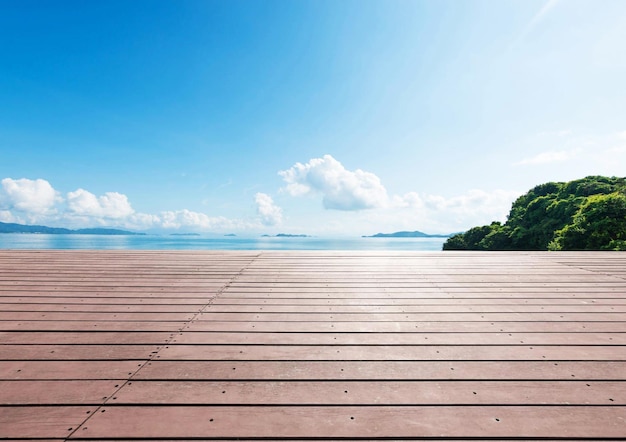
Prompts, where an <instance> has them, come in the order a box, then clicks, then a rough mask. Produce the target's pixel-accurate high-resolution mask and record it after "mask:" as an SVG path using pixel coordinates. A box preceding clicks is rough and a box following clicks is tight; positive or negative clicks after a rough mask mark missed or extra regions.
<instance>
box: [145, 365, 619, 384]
mask: <svg viewBox="0 0 626 442" xmlns="http://www.w3.org/2000/svg"><path fill="white" fill-rule="evenodd" d="M134 379H139V380H141V379H144V380H553V381H554V380H586V381H590V380H619V381H624V380H626V362H605V361H576V362H572V361H559V362H554V361H497V363H494V361H393V362H389V361H368V362H367V363H364V362H362V361H276V360H272V361H180V360H177V361H160V360H155V361H151V362H148V363H147V364H146V365H145V366H143V368H142V369H141V370H140V371H139V372H138V373H137V374H136V376H134Z"/></svg>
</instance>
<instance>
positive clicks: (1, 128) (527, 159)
mask: <svg viewBox="0 0 626 442" xmlns="http://www.w3.org/2000/svg"><path fill="white" fill-rule="evenodd" d="M0 8H1V10H2V13H1V14H0V103H1V105H0V180H1V185H0V221H4V222H21V223H27V224H46V225H54V226H68V227H93V226H113V227H123V228H131V229H137V230H141V231H165V232H167V231H189V232H204V233H218V234H220V233H238V234H242V235H245V234H250V235H256V234H260V233H270V234H272V233H279V232H286V233H308V234H315V235H342V236H356V235H364V234H372V233H376V232H381V231H382V232H392V231H397V230H422V231H427V232H432V233H446V232H455V231H460V230H464V229H467V228H469V227H472V226H474V225H479V224H485V223H489V222H490V221H492V220H496V219H497V220H504V219H505V217H506V214H507V213H508V210H509V208H510V205H511V203H512V201H513V200H514V199H515V198H516V197H517V196H519V195H521V194H523V193H524V192H526V191H527V190H528V189H530V188H531V187H533V186H534V185H537V184H540V183H543V182H546V181H562V180H571V179H576V178H582V177H584V176H587V175H594V174H603V175H617V176H625V175H626V173H625V169H626V87H624V78H626V44H625V42H626V2H624V1H621V0H602V1H597V0H507V1H496V0H489V1H482V0H456V1H452V0H423V1H420V0H413V1H399V0H385V1H375V0H357V1H349V0H332V1H326V0H312V1H304V0H283V1H263V0H249V1H236V0H228V1H209V0H205V1H190V0H180V1H174V2H172V1H159V0H150V1H140V0H135V1H132V2H127V1H106V2H85V1H54V2H51V1H31V0H19V1H7V0H0Z"/></svg>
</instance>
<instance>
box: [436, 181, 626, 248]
mask: <svg viewBox="0 0 626 442" xmlns="http://www.w3.org/2000/svg"><path fill="white" fill-rule="evenodd" d="M443 249H444V250H626V178H615V177H612V178H608V177H602V176H590V177H586V178H583V179H580V180H575V181H570V182H567V183H546V184H541V185H539V186H537V187H535V188H533V189H531V190H530V191H529V192H528V193H526V194H525V195H522V196H521V197H519V198H518V199H517V200H516V201H515V202H514V203H513V206H512V208H511V212H510V213H509V216H508V220H507V222H506V223H505V224H501V223H499V222H493V223H491V224H490V225H487V226H481V227H473V228H471V229H470V230H468V231H467V232H465V233H460V234H458V235H454V236H452V237H450V238H449V239H448V241H446V243H445V244H444V246H443Z"/></svg>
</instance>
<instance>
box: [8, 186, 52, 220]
mask: <svg viewBox="0 0 626 442" xmlns="http://www.w3.org/2000/svg"><path fill="white" fill-rule="evenodd" d="M60 201H62V199H61V198H60V196H59V194H58V192H57V191H56V190H54V188H53V187H52V186H51V185H50V183H49V182H48V181H46V180H42V179H37V180H29V179H27V178H22V179H19V180H14V179H12V178H5V179H3V180H2V188H1V189H0V207H2V208H4V209H7V210H17V211H19V212H25V213H28V214H33V215H43V214H48V213H51V212H53V211H54V210H55V205H56V204H57V203H58V202H60Z"/></svg>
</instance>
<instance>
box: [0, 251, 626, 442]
mask: <svg viewBox="0 0 626 442" xmlns="http://www.w3.org/2000/svg"><path fill="white" fill-rule="evenodd" d="M0 305H1V307H0V439H40V440H84V439H91V440H111V439H117V440H141V439H162V440H185V439H187V440H188V439H259V438H262V439H266V440H280V439H291V440H304V439H324V440H341V439H396V440H398V439H442V440H476V439H497V440H503V439H504V440H506V439H515V440H533V439H540V440H557V439H558V440H568V439H572V440H574V439H575V440H581V439H582V440H606V439H622V440H623V439H624V438H626V253H608V252H607V253H595V252H593V253H456V252H446V253H395V252H394V253H391V252H388V253H385V252H371V253H369V252H368V253H365V252H360V253H357V252H252V251H250V252H144V251H7V250H0Z"/></svg>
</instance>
